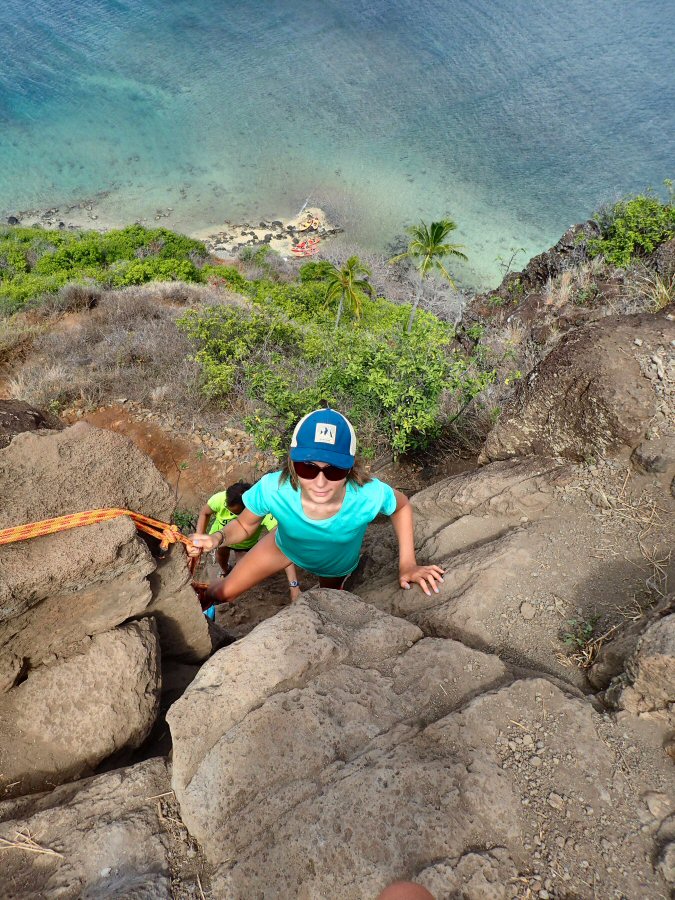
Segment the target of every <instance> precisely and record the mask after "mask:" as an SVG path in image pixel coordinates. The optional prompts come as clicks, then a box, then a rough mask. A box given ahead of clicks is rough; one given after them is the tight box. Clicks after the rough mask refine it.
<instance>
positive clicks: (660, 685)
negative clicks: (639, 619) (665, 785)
mask: <svg viewBox="0 0 675 900" xmlns="http://www.w3.org/2000/svg"><path fill="white" fill-rule="evenodd" d="M604 696H605V699H606V701H607V702H608V703H610V704H611V705H612V706H614V707H616V708H618V709H625V710H627V711H628V712H630V713H633V714H634V715H639V716H643V717H645V718H648V719H650V720H652V721H656V722H658V723H660V724H661V726H662V728H663V729H664V730H665V731H666V732H669V733H672V732H673V730H675V712H674V710H675V613H672V614H671V615H669V616H665V617H664V618H662V619H658V620H657V621H656V622H653V623H652V624H651V625H649V626H648V627H647V628H646V629H645V631H644V632H643V634H642V635H641V637H640V639H639V641H638V643H637V646H636V648H635V652H634V653H633V654H632V656H630V657H629V658H628V660H627V661H626V671H625V673H624V674H623V675H620V676H618V677H617V678H616V679H615V680H614V681H613V682H612V683H611V684H610V686H609V688H608V689H607V690H606V691H605V695H604Z"/></svg>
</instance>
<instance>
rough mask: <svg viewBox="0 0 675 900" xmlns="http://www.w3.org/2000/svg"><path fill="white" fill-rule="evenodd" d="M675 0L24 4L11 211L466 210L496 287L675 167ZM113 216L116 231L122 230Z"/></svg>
mask: <svg viewBox="0 0 675 900" xmlns="http://www.w3.org/2000/svg"><path fill="white" fill-rule="evenodd" d="M674 24H675V3H674V2H673V0H633V2H631V3H627V2H625V0H593V2H592V3H589V2H588V0H568V2H567V3H565V4H560V3H558V2H554V0H536V2H535V0H530V2H524V0H511V2H507V0H473V2H469V0H417V2H415V0H360V2H355V0H305V2H304V3H297V2H294V3H291V2H289V0H236V2H235V0H217V2H216V0H191V2H189V3H187V2H185V0H86V2H84V0H32V2H31V3H30V4H28V3H26V2H25V0H4V2H3V3H2V4H0V216H7V215H9V214H11V213H14V212H16V211H18V210H21V209H26V208H33V207H49V206H52V205H63V204H66V203H68V202H72V201H75V200H80V199H83V198H85V197H89V196H92V195H94V194H96V193H97V192H99V191H104V190H107V191H110V194H109V196H108V197H107V198H106V200H105V201H104V203H103V206H102V210H103V212H104V216H105V219H106V221H110V222H113V223H115V224H126V223H128V222H131V221H134V220H135V219H137V218H145V219H147V221H148V222H150V223H151V224H154V221H155V218H154V217H155V211H156V210H157V209H158V208H163V209H165V208H167V207H172V208H173V210H174V212H173V214H172V217H171V218H170V219H164V220H162V224H166V225H169V226H170V227H176V228H179V229H182V230H187V231H195V230H199V229H203V228H205V227H208V226H217V225H219V224H220V223H222V222H223V221H225V220H228V221H241V220H250V221H257V220H260V219H263V218H265V219H267V218H274V217H277V216H288V215H291V214H294V213H296V212H297V211H298V210H299V209H300V207H301V206H302V205H303V203H304V202H305V200H306V198H307V197H310V202H314V203H323V204H326V205H327V206H328V207H329V208H330V209H333V210H335V211H337V212H338V213H339V215H340V217H341V218H342V219H343V220H344V223H345V225H346V227H347V229H348V233H349V236H350V237H353V239H354V241H355V242H358V243H361V244H363V245H366V246H371V247H378V248H381V247H383V246H384V245H385V244H386V242H387V241H389V240H390V239H391V238H392V237H393V236H395V235H396V234H398V233H400V232H401V231H402V229H403V226H404V225H405V224H407V223H410V222H411V221H415V220H417V219H419V218H420V217H422V218H424V219H427V220H429V219H431V218H433V217H438V216H442V215H449V216H451V217H452V218H454V219H455V220H456V221H457V222H458V225H459V228H458V231H457V240H458V241H461V242H462V243H463V244H464V245H465V247H466V252H467V253H468V255H469V258H470V261H469V263H468V265H465V266H462V267H461V268H460V267H456V271H457V272H458V274H459V276H460V278H462V279H463V281H464V282H465V283H466V284H470V285H473V286H476V285H486V284H494V283H496V282H497V281H498V278H499V264H498V262H497V261H496V258H497V257H499V256H502V257H508V256H510V254H511V250H512V249H513V248H517V247H523V248H525V252H524V253H521V255H520V256H519V257H518V260H519V262H524V260H525V256H526V255H527V256H530V255H532V254H533V253H536V252H539V251H540V250H542V249H544V248H545V247H548V246H549V245H550V244H551V243H553V242H554V241H555V240H556V239H557V238H558V237H559V236H560V234H561V233H562V232H563V231H564V229H565V228H566V227H567V226H568V225H570V224H571V223H572V222H576V221H580V220H582V219H583V218H584V217H586V216H587V215H589V214H590V213H591V212H592V210H593V209H594V208H595V207H596V206H597V205H598V204H599V203H601V202H603V201H605V200H608V199H613V198H615V197H616V196H618V195H620V194H623V193H625V192H629V191H634V190H642V189H644V188H645V187H647V186H648V185H653V186H655V187H657V188H658V187H660V185H661V183H662V181H663V179H664V178H666V177H668V176H673V174H674V170H675V166H674V165H673V160H674V159H675V152H674V150H675V141H674V135H675V76H674V75H673V72H674V67H673V64H672V34H673V25H674ZM104 216H103V215H102V218H103V217H104Z"/></svg>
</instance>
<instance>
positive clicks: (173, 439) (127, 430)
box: [72, 404, 259, 512]
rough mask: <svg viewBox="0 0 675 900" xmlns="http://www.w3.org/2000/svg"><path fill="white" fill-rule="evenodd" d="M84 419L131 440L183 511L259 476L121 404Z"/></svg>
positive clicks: (194, 508)
mask: <svg viewBox="0 0 675 900" xmlns="http://www.w3.org/2000/svg"><path fill="white" fill-rule="evenodd" d="M72 418H73V421H76V420H75V418H74V417H72ZM82 418H83V419H84V421H86V422H89V423H90V424H91V425H95V426H96V427H97V428H106V429H107V430H109V431H116V432H118V433H119V434H124V435H126V436H127V437H128V438H131V440H132V441H133V442H134V444H136V446H137V447H138V448H139V449H141V450H142V451H143V452H144V453H147V455H148V456H149V457H150V458H151V459H152V461H153V462H154V464H155V465H156V466H157V468H158V469H159V471H160V472H161V473H162V475H163V476H164V478H166V480H167V481H168V482H169V484H170V485H171V487H172V488H173V489H174V491H175V493H176V498H177V503H178V506H179V507H181V508H183V509H187V510H190V511H194V512H196V511H198V509H199V507H200V506H202V505H203V504H204V503H205V502H206V500H208V498H209V497H210V496H211V495H212V494H214V493H215V492H216V491H219V490H222V489H223V488H225V487H227V485H228V484H232V483H233V482H235V481H239V480H241V479H245V480H247V481H253V480H254V479H255V478H256V477H258V475H256V474H255V470H254V467H253V466H252V465H251V463H244V464H239V463H237V462H236V461H233V460H230V461H225V460H223V461H222V462H218V461H217V460H214V459H209V458H207V457H206V456H205V454H204V452H203V451H202V450H201V449H200V447H199V445H198V444H196V443H192V442H191V441H189V440H186V439H185V438H184V437H178V436H175V435H172V434H170V433H169V432H167V431H165V430H164V429H163V428H161V427H160V426H159V425H156V424H154V423H151V422H144V421H138V420H137V419H135V418H134V416H133V415H132V414H131V413H130V412H129V411H128V410H126V409H125V408H124V407H123V406H120V405H118V404H116V405H114V406H109V407H107V408H105V409H99V410H96V411H95V412H92V413H87V414H86V415H84V416H83V417H82ZM258 474H259V473H258Z"/></svg>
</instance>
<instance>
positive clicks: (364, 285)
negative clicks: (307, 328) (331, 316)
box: [324, 256, 373, 330]
mask: <svg viewBox="0 0 675 900" xmlns="http://www.w3.org/2000/svg"><path fill="white" fill-rule="evenodd" d="M325 272H326V274H325V276H324V277H325V283H326V300H328V301H329V302H331V301H334V300H336V299H337V300H338V311H337V316H336V318H335V329H336V330H337V329H338V328H339V326H340V319H341V318H342V313H343V311H344V308H345V303H346V304H347V306H348V308H349V309H350V310H352V311H353V313H354V315H355V316H356V318H357V319H360V318H361V308H362V306H363V295H364V294H367V295H368V296H369V297H372V295H373V288H372V285H371V284H370V283H369V282H368V280H367V279H368V276H369V275H370V274H371V271H370V269H368V268H367V267H366V266H364V265H363V264H362V263H361V262H360V260H359V258H358V256H350V257H349V259H348V260H347V262H346V263H345V264H344V266H342V268H341V269H338V268H337V266H333V265H331V267H330V269H327V270H325Z"/></svg>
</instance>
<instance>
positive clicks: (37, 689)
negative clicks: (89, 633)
mask: <svg viewBox="0 0 675 900" xmlns="http://www.w3.org/2000/svg"><path fill="white" fill-rule="evenodd" d="M159 693H160V667H159V642H158V640H157V632H156V630H155V627H154V625H153V622H152V620H151V619H144V620H142V621H140V622H131V623H129V624H128V625H124V626H122V627H120V628H117V629H115V630H113V631H108V632H106V633H104V634H98V635H95V636H94V637H92V638H88V639H86V640H85V641H83V643H82V644H81V645H80V646H79V647H78V648H77V652H76V653H73V654H72V655H70V656H69V657H68V658H67V659H57V660H56V661H55V662H53V663H52V664H51V665H43V666H41V667H39V668H38V669H36V670H34V671H32V672H30V673H29V675H28V677H27V678H26V680H24V681H22V682H21V683H20V684H18V685H17V686H16V687H14V689H13V690H10V691H9V692H7V693H5V694H3V695H2V696H0V790H2V793H3V795H5V796H6V795H12V794H25V793H28V792H31V791H37V790H44V789H46V788H47V787H53V786H54V785H55V784H59V783H61V782H63V781H66V780H69V779H73V778H77V777H79V776H81V775H82V774H91V772H92V770H93V769H94V768H95V767H96V766H97V765H98V763H100V762H101V761H102V760H104V759H105V758H106V757H108V756H110V755H111V754H113V753H116V752H118V751H120V750H123V749H133V748H135V747H138V746H139V745H140V744H142V743H143V741H144V740H145V738H146V737H147V736H148V734H149V732H150V729H151V728H152V726H153V724H154V722H155V717H156V715H157V711H158V708H159Z"/></svg>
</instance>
